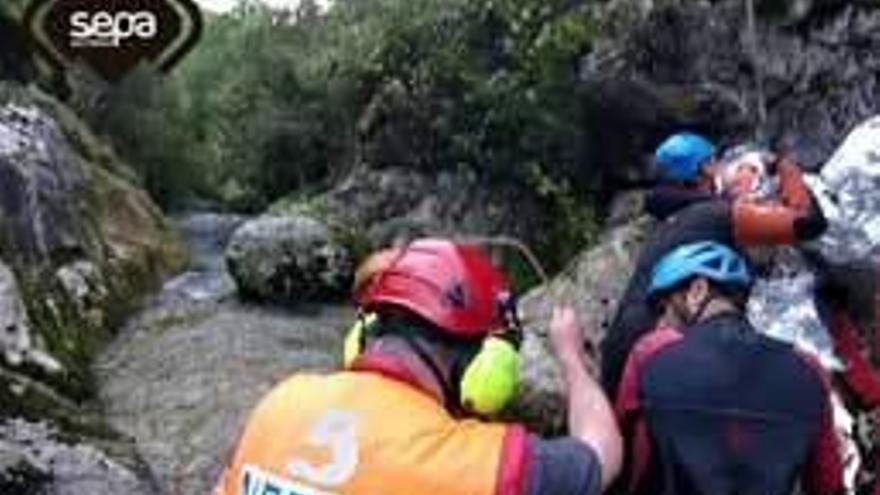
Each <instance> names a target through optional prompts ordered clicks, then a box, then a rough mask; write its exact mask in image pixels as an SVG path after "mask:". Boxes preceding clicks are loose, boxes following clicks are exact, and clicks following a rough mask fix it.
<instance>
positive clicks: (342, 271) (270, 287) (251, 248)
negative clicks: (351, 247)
mask: <svg viewBox="0 0 880 495" xmlns="http://www.w3.org/2000/svg"><path fill="white" fill-rule="evenodd" d="M226 261H227V264H228V266H229V272H230V274H231V275H232V277H233V278H234V279H235V281H236V284H237V285H238V288H239V291H240V292H241V293H242V294H243V295H245V296H247V297H254V298H257V299H264V300H270V301H274V302H280V303H298V302H305V301H318V300H327V299H334V298H339V297H341V296H344V295H345V294H346V293H347V291H348V290H349V288H350V286H351V276H352V274H353V273H354V260H353V259H352V255H351V253H350V252H349V251H348V250H347V249H346V248H345V247H344V246H343V245H342V244H340V243H339V242H338V241H337V240H336V239H335V238H334V234H333V232H332V231H331V229H330V228H328V227H327V226H326V225H324V224H322V223H321V222H319V221H317V220H315V219H313V218H310V217H307V216H303V215H300V216H288V217H272V216H266V217H261V218H257V219H255V220H251V221H249V222H247V223H245V224H244V225H243V226H242V227H241V228H239V229H238V230H237V231H236V232H235V233H234V234H233V236H232V239H231V240H230V242H229V246H228V247H227V250H226Z"/></svg>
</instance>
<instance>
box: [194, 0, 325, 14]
mask: <svg viewBox="0 0 880 495" xmlns="http://www.w3.org/2000/svg"><path fill="white" fill-rule="evenodd" d="M260 1H261V2H263V3H266V4H269V5H271V6H273V7H296V5H297V4H298V3H299V0H260ZM329 1H330V0H318V4H320V5H326V4H327V3H329ZM196 2H197V3H198V4H199V5H200V6H201V7H202V8H203V9H206V10H212V11H214V12H226V11H227V10H229V9H231V8H233V7H235V5H236V4H238V0H196Z"/></svg>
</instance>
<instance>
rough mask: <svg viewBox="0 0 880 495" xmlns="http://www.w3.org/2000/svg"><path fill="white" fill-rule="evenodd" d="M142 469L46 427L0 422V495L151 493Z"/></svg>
mask: <svg viewBox="0 0 880 495" xmlns="http://www.w3.org/2000/svg"><path fill="white" fill-rule="evenodd" d="M139 469H141V470H142V469H143V466H126V465H123V464H121V463H119V462H118V461H115V460H113V459H111V458H109V457H107V455H106V454H104V453H103V452H101V451H100V450H97V449H96V448H94V447H92V446H89V445H87V444H76V443H71V442H69V441H64V440H62V434H61V433H60V432H59V431H58V430H56V429H54V428H52V427H50V426H48V425H46V424H40V423H31V422H27V421H24V420H6V421H3V422H0V493H10V494H12V493H16V494H41V495H80V494H85V493H88V494H89V495H111V494H118V493H127V494H132V495H153V494H155V493H156V489H155V486H153V484H152V483H151V482H150V481H145V478H144V473H143V472H140V473H139V472H138V470H139Z"/></svg>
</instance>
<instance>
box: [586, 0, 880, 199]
mask: <svg viewBox="0 0 880 495" xmlns="http://www.w3.org/2000/svg"><path fill="white" fill-rule="evenodd" d="M755 3H756V5H758V7H759V10H758V12H757V23H756V26H757V28H756V31H755V38H754V39H755V44H756V46H757V47H758V49H757V50H755V51H754V56H753V51H752V49H751V43H752V37H751V36H752V35H751V33H750V32H749V30H747V29H746V26H747V22H746V14H745V9H744V2H742V1H741V0H735V1H734V0H724V1H718V2H712V3H708V2H704V3H701V4H696V3H695V2H686V1H672V2H662V3H661V2H640V1H637V0H619V1H615V2H610V3H609V4H608V5H607V6H606V7H604V8H605V9H606V12H605V16H606V17H605V19H607V21H608V22H609V24H610V25H611V26H612V28H611V29H610V31H611V33H612V34H610V35H609V37H608V38H607V39H606V40H604V41H603V42H601V43H599V44H598V49H597V50H595V51H594V52H592V53H591V54H590V55H588V56H587V57H586V58H585V59H584V61H583V64H582V79H583V80H584V81H585V84H586V85H587V86H588V87H590V88H591V90H590V91H588V92H587V94H588V95H592V96H593V97H594V98H595V102H594V104H593V105H592V107H593V108H594V113H593V114H592V115H591V116H590V117H591V119H592V120H593V121H595V122H599V123H601V124H600V125H597V126H596V127H597V133H596V136H597V137H596V139H595V143H594V145H595V149H596V154H597V155H598V157H597V158H598V162H599V163H598V164H599V165H600V166H603V170H610V171H611V173H612V175H613V176H614V177H615V178H616V179H617V181H618V182H623V183H626V182H627V181H632V180H634V179H641V178H645V177H646V176H647V175H649V170H648V168H647V167H646V166H645V165H646V163H647V158H648V157H649V155H650V153H651V152H652V150H653V148H654V147H655V146H656V145H657V143H659V142H660V140H662V138H663V137H665V136H666V135H668V134H669V133H671V132H675V131H677V130H680V129H682V128H688V129H691V130H696V131H699V132H703V133H706V134H708V135H710V136H711V137H713V138H715V139H717V140H719V141H721V142H722V143H725V142H727V143H735V142H739V141H742V140H750V139H754V138H755V137H758V138H760V139H762V140H767V141H768V142H773V141H776V140H779V141H785V142H786V143H787V145H788V146H791V147H793V148H794V149H795V151H797V154H798V156H799V158H801V159H802V160H803V161H804V163H806V164H807V165H809V166H811V167H817V166H819V165H821V164H822V163H823V162H824V161H825V160H826V159H827V158H828V157H829V156H830V154H831V153H832V152H833V151H834V149H835V148H836V147H837V145H838V144H839V142H840V140H841V139H842V138H843V137H844V136H845V135H846V133H847V132H848V131H849V130H851V129H852V127H853V126H855V125H856V124H857V123H858V122H860V121H862V120H863V119H864V118H866V117H868V116H870V115H872V114H873V113H876V112H877V111H878V106H877V102H878V101H880V84H878V83H880V80H878V73H880V72H878V67H880V8H877V7H876V6H873V5H871V4H870V2H854V1H800V2H755ZM615 25H616V27H615ZM759 81H760V90H759ZM762 100H763V101H764V103H765V106H766V120H764V121H762V120H761V110H760V108H761V101H762ZM615 165H616V166H615Z"/></svg>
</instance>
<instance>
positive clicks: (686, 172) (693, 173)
mask: <svg viewBox="0 0 880 495" xmlns="http://www.w3.org/2000/svg"><path fill="white" fill-rule="evenodd" d="M714 154H715V146H714V145H713V144H712V143H711V142H710V141H709V140H708V139H706V138H704V137H703V136H700V135H699V134H694V133H691V132H680V133H678V134H673V135H672V136H670V137H668V138H666V140H665V141H663V142H662V143H661V144H660V146H658V147H657V150H656V151H655V152H654V162H655V163H656V164H657V169H658V171H659V172H660V176H661V177H662V178H664V179H667V180H680V181H692V180H695V179H696V178H697V176H698V175H699V174H700V166H701V165H703V164H704V163H705V162H706V161H708V160H709V159H710V158H712V155H714Z"/></svg>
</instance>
